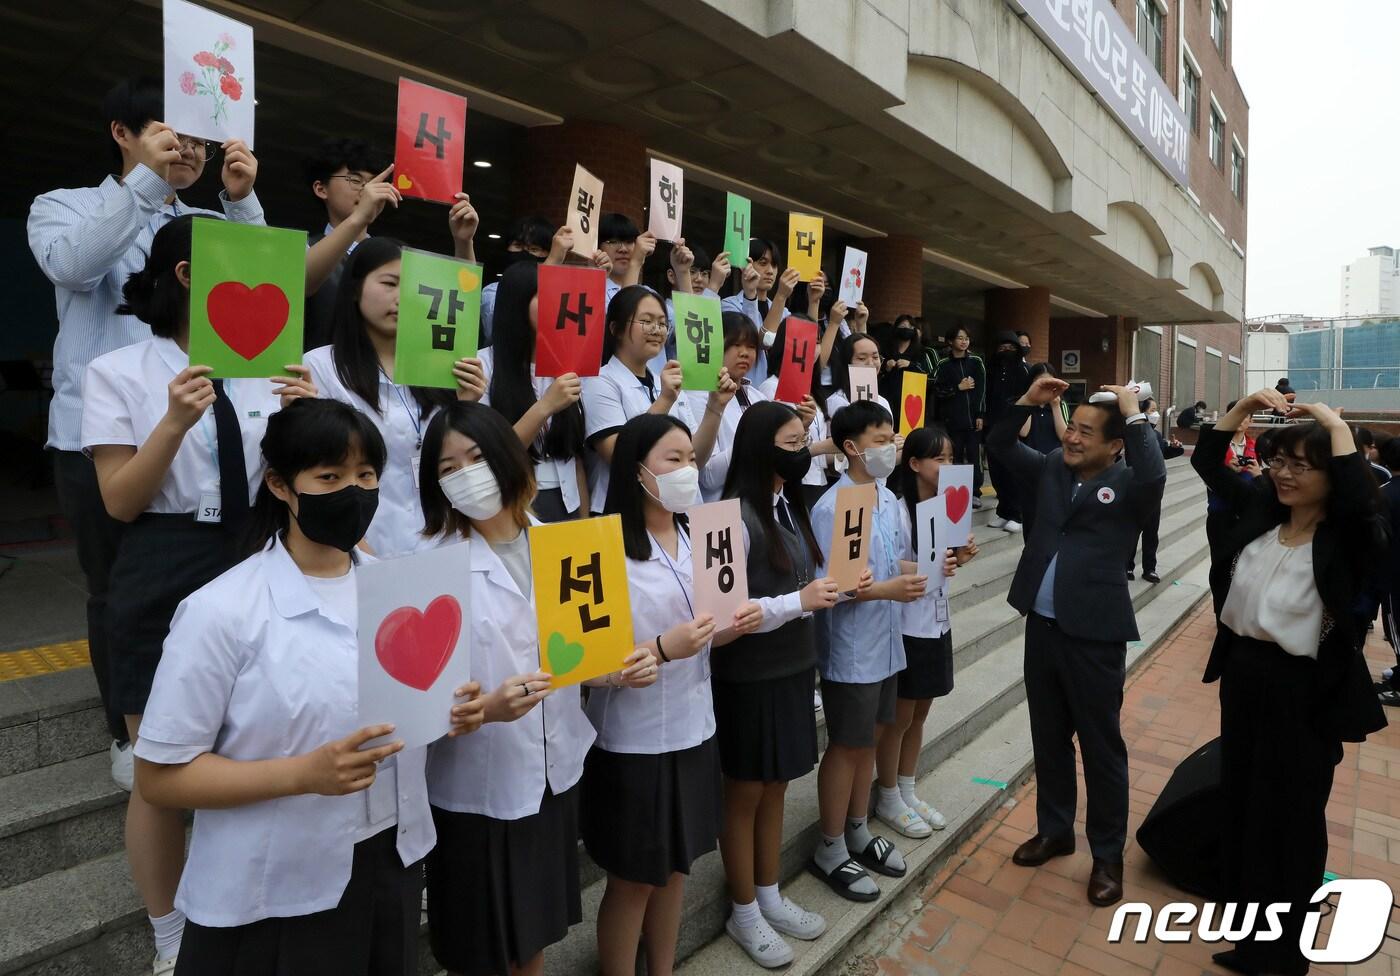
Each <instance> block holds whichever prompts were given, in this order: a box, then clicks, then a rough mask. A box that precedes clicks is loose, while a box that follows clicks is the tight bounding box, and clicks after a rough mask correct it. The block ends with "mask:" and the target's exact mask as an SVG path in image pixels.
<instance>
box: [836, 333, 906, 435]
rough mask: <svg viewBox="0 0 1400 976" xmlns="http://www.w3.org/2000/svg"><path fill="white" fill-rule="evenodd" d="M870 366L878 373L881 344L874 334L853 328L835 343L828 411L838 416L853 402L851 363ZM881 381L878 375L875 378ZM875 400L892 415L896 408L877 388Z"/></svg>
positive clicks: (852, 364)
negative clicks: (893, 407) (853, 329)
mask: <svg viewBox="0 0 1400 976" xmlns="http://www.w3.org/2000/svg"><path fill="white" fill-rule="evenodd" d="M852 366H867V367H871V368H873V369H875V370H876V376H877V377H878V376H879V369H880V344H879V343H878V342H876V341H875V337H874V336H871V335H867V334H866V333H864V332H853V333H852V334H851V335H848V336H846V338H844V339H842V340H841V341H840V342H838V343H837V344H836V351H835V353H834V354H833V355H832V357H831V386H832V390H831V395H830V396H828V397H827V398H826V415H827V416H828V417H831V418H835V416H836V414H837V412H838V411H839V410H840V409H841V408H842V407H845V406H848V405H849V404H850V402H851V367H852ZM876 382H877V383H878V382H879V381H878V379H877V380H876ZM874 402H875V403H877V404H879V405H880V406H881V407H884V408H885V412H886V413H888V414H889V415H890V416H891V417H893V416H894V411H893V410H891V409H890V402H889V401H888V400H886V399H885V398H884V396H882V395H881V394H880V393H878V392H876V393H875V397H874Z"/></svg>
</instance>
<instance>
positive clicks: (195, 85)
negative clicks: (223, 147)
mask: <svg viewBox="0 0 1400 976" xmlns="http://www.w3.org/2000/svg"><path fill="white" fill-rule="evenodd" d="M233 47H234V42H233V35H231V34H229V33H227V32H225V33H222V34H220V35H219V39H218V42H217V43H215V44H214V46H213V48H212V49H210V50H207V51H200V52H199V53H197V54H196V55H195V56H194V63H195V66H196V67H197V68H198V69H199V70H198V71H185V72H182V73H181V75H180V91H182V92H184V93H185V94H186V95H193V96H195V97H208V98H209V99H211V101H212V104H213V110H214V114H213V116H212V120H213V121H214V122H215V123H216V124H218V123H220V122H227V121H228V103H229V102H230V101H234V102H236V101H238V100H239V99H241V98H242V97H243V79H242V78H239V77H238V75H237V74H236V71H237V69H236V68H235V67H234V65H233V62H232V61H230V60H229V59H228V58H227V57H225V54H226V53H227V52H229V51H231V50H233Z"/></svg>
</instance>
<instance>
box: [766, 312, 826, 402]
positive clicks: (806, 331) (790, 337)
mask: <svg viewBox="0 0 1400 976" xmlns="http://www.w3.org/2000/svg"><path fill="white" fill-rule="evenodd" d="M783 334H784V336H785V337H786V338H784V340H783V362H782V366H781V367H779V371H778V388H777V389H776V390H775V391H774V392H773V399H774V400H779V401H781V402H783V403H792V404H797V403H801V402H802V398H803V397H804V396H807V395H808V394H809V393H811V392H812V371H813V370H815V369H816V368H817V323H815V322H813V321H812V320H811V319H804V318H801V317H799V316H796V315H789V316H788V317H787V318H786V319H785V320H784V321H783Z"/></svg>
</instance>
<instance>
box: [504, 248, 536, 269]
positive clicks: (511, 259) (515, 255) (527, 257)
mask: <svg viewBox="0 0 1400 976" xmlns="http://www.w3.org/2000/svg"><path fill="white" fill-rule="evenodd" d="M522 261H530V262H532V263H534V264H542V263H544V258H537V257H535V256H534V255H533V254H531V253H530V252H529V251H507V252H506V267H507V268H509V267H511V266H512V265H516V264H519V263H520V262H522Z"/></svg>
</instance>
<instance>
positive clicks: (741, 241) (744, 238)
mask: <svg viewBox="0 0 1400 976" xmlns="http://www.w3.org/2000/svg"><path fill="white" fill-rule="evenodd" d="M752 236H753V204H752V203H750V202H749V198H748V197H741V196H739V194H737V193H726V194H725V195H724V247H723V250H725V251H728V252H729V263H730V264H731V265H733V266H734V267H735V268H737V269H739V270H740V271H742V270H743V268H744V265H746V264H747V263H748V261H749V238H750V237H752Z"/></svg>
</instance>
